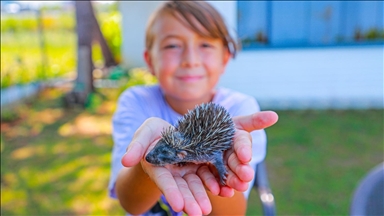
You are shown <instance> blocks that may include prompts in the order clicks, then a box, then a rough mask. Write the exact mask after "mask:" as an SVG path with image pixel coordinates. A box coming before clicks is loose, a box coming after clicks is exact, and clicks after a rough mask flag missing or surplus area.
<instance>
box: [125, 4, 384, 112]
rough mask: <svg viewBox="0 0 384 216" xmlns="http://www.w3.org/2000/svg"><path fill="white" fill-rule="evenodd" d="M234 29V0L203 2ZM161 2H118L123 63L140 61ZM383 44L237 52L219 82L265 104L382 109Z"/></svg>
mask: <svg viewBox="0 0 384 216" xmlns="http://www.w3.org/2000/svg"><path fill="white" fill-rule="evenodd" d="M209 2H210V3H211V4H212V5H213V6H214V7H216V8H217V9H218V10H219V12H220V13H221V14H222V15H223V17H224V19H225V20H226V23H227V24H228V25H229V28H230V29H233V30H236V17H237V13H236V2H235V1H209ZM160 3H161V2H156V1H153V2H146V1H143V2H132V1H127V2H120V7H121V12H122V14H123V26H124V27H123V37H124V40H123V56H124V61H125V64H126V65H129V66H134V67H138V66H139V67H142V66H144V65H145V64H144V61H143V58H142V53H143V50H144V29H145V24H146V22H147V19H148V16H149V14H150V13H151V12H152V11H153V10H154V9H155V8H156V7H157V6H158V5H159V4H160ZM383 51H384V49H383V46H361V47H332V48H302V49H270V50H267V49H265V50H254V51H242V52H240V53H239V55H238V56H237V57H236V59H235V60H232V61H231V62H230V63H229V65H228V67H227V70H226V73H225V74H224V75H223V77H222V79H221V81H220V83H219V86H225V87H228V88H232V89H235V90H238V91H240V92H244V93H246V94H249V95H252V96H254V97H255V98H256V99H257V100H258V101H259V103H260V105H261V107H262V109H267V108H275V109H278V108H282V109H285V108H293V109H303V108H383V107H384V104H383V94H384V92H383V73H384V72H383V61H384V57H383Z"/></svg>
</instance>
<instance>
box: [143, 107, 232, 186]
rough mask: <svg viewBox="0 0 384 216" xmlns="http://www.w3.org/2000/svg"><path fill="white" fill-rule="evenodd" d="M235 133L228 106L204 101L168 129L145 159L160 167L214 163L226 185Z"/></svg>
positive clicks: (221, 180)
mask: <svg viewBox="0 0 384 216" xmlns="http://www.w3.org/2000/svg"><path fill="white" fill-rule="evenodd" d="M234 134H235V126H234V123H233V121H232V118H231V116H230V115H229V113H228V111H227V110H226V109H225V108H224V107H222V106H220V105H218V104H214V103H206V104H201V105H198V106H196V107H195V109H193V110H190V111H188V113H187V114H185V115H184V116H183V117H182V118H181V119H179V121H178V122H177V125H176V127H172V126H171V127H169V128H167V129H165V130H164V131H163V132H162V137H161V139H160V140H159V141H158V142H157V143H156V145H155V147H154V148H153V149H152V150H151V151H150V152H149V153H148V154H147V156H146V157H145V160H146V161H147V162H149V163H151V164H153V165H156V166H164V165H167V164H175V165H181V166H183V165H185V164H186V163H195V164H202V163H210V164H212V165H214V166H215V167H216V169H217V171H218V173H219V177H220V184H221V185H226V183H225V182H226V179H227V175H228V171H227V169H226V167H225V165H224V160H223V156H224V151H225V150H227V149H229V148H231V146H232V144H233V137H234Z"/></svg>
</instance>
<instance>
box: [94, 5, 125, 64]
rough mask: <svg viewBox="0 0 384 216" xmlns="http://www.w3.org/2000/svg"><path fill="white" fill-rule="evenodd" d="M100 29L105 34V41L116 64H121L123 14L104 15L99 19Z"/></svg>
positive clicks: (115, 12)
mask: <svg viewBox="0 0 384 216" xmlns="http://www.w3.org/2000/svg"><path fill="white" fill-rule="evenodd" d="M99 23H100V28H101V31H102V32H103V35H104V37H105V40H106V41H107V43H108V46H109V48H110V49H111V52H112V54H113V56H114V57H115V59H116V62H118V63H120V62H121V60H122V59H121V44H122V33H121V26H120V25H121V14H120V13H119V12H117V11H114V12H112V13H110V14H103V16H101V19H99Z"/></svg>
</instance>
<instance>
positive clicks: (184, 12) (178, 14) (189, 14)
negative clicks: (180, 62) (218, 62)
mask: <svg viewBox="0 0 384 216" xmlns="http://www.w3.org/2000/svg"><path fill="white" fill-rule="evenodd" d="M164 14H170V15H172V16H173V17H174V18H176V19H178V20H179V21H180V22H181V23H183V24H184V25H186V26H187V27H188V28H191V29H192V30H193V31H194V32H196V33H197V34H198V35H200V36H202V37H210V38H215V39H221V40H222V41H223V45H224V47H225V48H227V49H228V51H229V53H230V54H231V55H232V57H235V55H236V52H237V50H238V47H239V45H238V44H237V42H236V40H235V39H234V38H233V37H232V36H231V35H230V34H229V31H228V29H227V26H226V25H225V23H224V20H223V18H222V17H221V15H220V13H219V12H218V11H217V10H216V9H215V8H213V7H212V6H211V5H210V4H209V3H207V2H204V1H169V2H166V3H164V4H163V5H162V6H161V7H160V8H158V9H157V11H155V13H153V14H152V16H151V17H150V19H149V22H148V25H147V29H146V34H145V47H146V49H147V50H151V48H152V45H153V41H154V34H153V33H152V28H153V25H154V23H155V21H156V20H157V19H158V18H159V17H161V16H162V15H164ZM195 20H197V21H198V23H199V24H200V25H202V26H203V28H204V29H205V30H206V31H202V30H201V29H200V28H198V26H197V25H196V23H195V22H194V21H195Z"/></svg>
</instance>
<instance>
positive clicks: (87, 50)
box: [64, 1, 116, 107]
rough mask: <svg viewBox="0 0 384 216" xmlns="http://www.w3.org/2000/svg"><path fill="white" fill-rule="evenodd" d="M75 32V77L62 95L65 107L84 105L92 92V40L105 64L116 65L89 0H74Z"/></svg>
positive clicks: (107, 65)
mask: <svg viewBox="0 0 384 216" xmlns="http://www.w3.org/2000/svg"><path fill="white" fill-rule="evenodd" d="M75 9H76V24H77V25H76V32H77V78H76V83H75V86H74V87H73V89H72V91H71V92H70V93H68V94H67V95H66V96H65V97H64V103H65V105H66V106H67V107H72V106H74V105H82V106H85V105H86V103H87V99H88V96H89V94H90V93H91V92H93V91H94V90H95V89H94V86H93V75H92V71H93V70H94V65H93V62H92V41H93V40H94V39H95V40H97V41H98V42H99V43H100V47H101V50H102V53H103V56H104V59H105V66H106V67H110V66H114V65H116V61H115V60H114V58H113V55H112V52H111V51H110V49H109V47H108V44H107V42H106V40H105V38H104V36H103V34H102V32H101V30H100V26H99V24H98V22H97V19H96V16H95V14H94V11H93V7H92V3H91V2H90V1H75Z"/></svg>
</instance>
